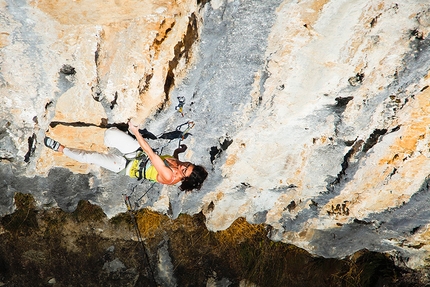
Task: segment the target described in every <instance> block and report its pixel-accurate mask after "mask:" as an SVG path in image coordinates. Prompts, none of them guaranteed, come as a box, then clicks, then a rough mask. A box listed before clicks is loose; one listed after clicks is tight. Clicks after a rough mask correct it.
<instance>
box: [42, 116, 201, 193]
mask: <svg viewBox="0 0 430 287" xmlns="http://www.w3.org/2000/svg"><path fill="white" fill-rule="evenodd" d="M128 126H129V131H130V132H131V133H133V134H134V136H135V137H136V139H134V138H133V137H132V136H130V135H128V134H126V133H125V132H123V131H120V130H119V129H117V128H109V129H107V130H106V132H105V135H104V143H105V145H106V146H107V147H114V148H116V149H118V150H119V151H120V152H121V153H122V154H123V156H119V155H115V154H103V153H98V152H94V151H86V150H81V149H73V148H68V147H66V146H64V145H62V144H60V143H59V142H57V141H55V140H53V139H51V138H49V137H46V138H45V140H44V142H45V145H46V146H47V147H48V148H50V149H52V150H54V151H56V152H61V153H63V154H64V155H66V156H68V157H70V158H72V159H74V160H76V161H79V162H82V163H90V164H96V165H98V166H101V167H103V168H105V169H108V170H110V171H113V172H116V173H120V174H125V175H128V176H130V177H133V178H138V179H142V178H144V179H148V180H151V181H155V182H158V183H161V184H167V185H174V184H177V183H179V182H181V185H180V186H179V189H180V190H182V191H191V190H193V189H197V190H199V189H200V188H201V186H202V184H203V182H204V181H205V179H206V177H207V176H208V173H207V171H206V170H205V168H204V167H202V166H200V165H195V164H192V163H191V162H183V161H180V160H179V158H178V155H179V153H183V152H184V151H185V150H186V149H187V146H186V145H181V146H180V147H179V148H177V149H176V150H175V151H174V153H173V156H169V155H162V156H159V155H158V154H156V153H155V152H154V151H153V150H152V148H151V147H150V145H149V144H148V143H147V142H146V140H145V139H144V138H143V136H142V135H141V134H140V133H139V128H138V127H137V126H135V125H134V124H132V123H131V121H129V122H128Z"/></svg>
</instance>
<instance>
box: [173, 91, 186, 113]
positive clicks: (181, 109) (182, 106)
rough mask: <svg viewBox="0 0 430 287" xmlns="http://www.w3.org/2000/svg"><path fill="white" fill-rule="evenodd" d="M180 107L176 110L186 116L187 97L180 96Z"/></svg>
mask: <svg viewBox="0 0 430 287" xmlns="http://www.w3.org/2000/svg"><path fill="white" fill-rule="evenodd" d="M178 102H179V103H178V105H177V106H176V107H175V110H177V111H178V112H179V113H180V114H181V115H182V116H184V112H183V111H184V105H185V97H183V96H179V97H178Z"/></svg>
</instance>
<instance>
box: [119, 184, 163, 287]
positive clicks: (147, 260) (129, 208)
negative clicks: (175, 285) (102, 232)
mask: <svg viewBox="0 0 430 287" xmlns="http://www.w3.org/2000/svg"><path fill="white" fill-rule="evenodd" d="M134 188H135V187H134ZM134 188H133V191H132V193H133V192H134ZM124 202H125V205H126V206H127V211H128V213H129V214H130V216H131V219H132V221H133V225H134V230H135V232H136V236H137V240H138V242H139V243H140V244H141V246H142V249H143V254H144V257H145V260H146V263H147V264H148V267H149V270H150V272H151V277H152V278H151V279H152V282H153V285H154V286H157V284H156V281H155V275H154V270H153V269H152V266H151V262H150V261H149V255H148V251H147V249H146V246H145V242H143V238H142V234H141V233H140V230H139V225H138V223H137V219H136V216H135V215H134V213H135V210H134V209H133V208H132V206H131V202H130V196H127V195H124Z"/></svg>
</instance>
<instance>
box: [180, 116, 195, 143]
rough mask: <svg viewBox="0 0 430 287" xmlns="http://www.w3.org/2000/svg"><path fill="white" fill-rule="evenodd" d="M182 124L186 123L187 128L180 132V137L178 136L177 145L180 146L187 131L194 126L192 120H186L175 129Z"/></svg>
mask: <svg viewBox="0 0 430 287" xmlns="http://www.w3.org/2000/svg"><path fill="white" fill-rule="evenodd" d="M184 125H188V126H187V128H186V129H185V130H184V131H183V132H182V135H181V137H180V138H179V143H178V147H179V146H181V142H182V141H183V140H184V139H185V138H186V137H187V134H188V132H189V131H190V130H191V129H192V128H193V127H194V125H195V124H194V122H193V121H188V122H186V123H184V124H182V125H180V126H178V127H177V128H176V129H178V128H179V130H180V129H181V127H182V126H184Z"/></svg>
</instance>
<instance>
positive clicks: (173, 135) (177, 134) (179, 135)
mask: <svg viewBox="0 0 430 287" xmlns="http://www.w3.org/2000/svg"><path fill="white" fill-rule="evenodd" d="M181 103H182V106H183V103H185V99H183V102H181V101H180V104H181ZM182 106H180V108H181V110H180V112H181V113H182ZM194 125H195V124H194V122H193V121H187V122H185V123H183V124H180V125H178V126H177V127H176V129H175V131H173V132H167V133H163V134H162V135H160V136H158V137H157V138H162V139H169V141H168V142H167V143H166V144H164V145H163V146H161V147H158V148H157V149H154V151H155V152H156V153H157V154H159V155H161V154H162V152H163V149H164V148H165V147H167V146H168V145H169V144H170V143H171V142H172V141H173V140H176V139H178V140H179V142H178V147H180V146H181V143H182V141H183V140H184V139H185V138H187V136H188V135H190V134H189V131H190V130H191V129H192V128H193V127H194ZM183 127H186V128H185V129H184V130H183V131H182V129H183ZM142 182H143V180H141V181H140V183H142ZM155 183H156V182H153V183H152V184H151V186H150V187H149V188H147V189H146V191H145V192H143V194H142V195H141V196H140V197H138V198H137V199H136V200H135V201H134V207H133V205H132V202H131V197H132V196H133V194H134V193H135V191H136V188H137V186H138V185H139V181H138V183H136V184H134V185H133V186H132V187H131V192H130V193H129V194H128V195H127V194H123V196H124V202H125V205H126V206H127V211H128V213H129V214H130V217H131V219H132V221H133V225H134V230H135V232H136V236H137V239H138V242H139V243H140V245H141V246H142V249H143V252H144V257H145V260H146V262H147V264H148V266H149V269H150V271H151V276H152V282H153V284H154V286H156V281H155V276H154V270H153V269H152V266H151V263H150V261H149V255H148V251H147V248H146V246H145V243H144V240H143V238H142V235H141V233H140V230H139V225H138V222H137V219H136V216H135V213H136V211H137V210H138V208H140V205H139V202H140V201H141V200H142V198H143V197H144V196H145V195H146V194H148V192H149V191H150V190H151V189H152V188H153V187H154V185H155Z"/></svg>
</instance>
